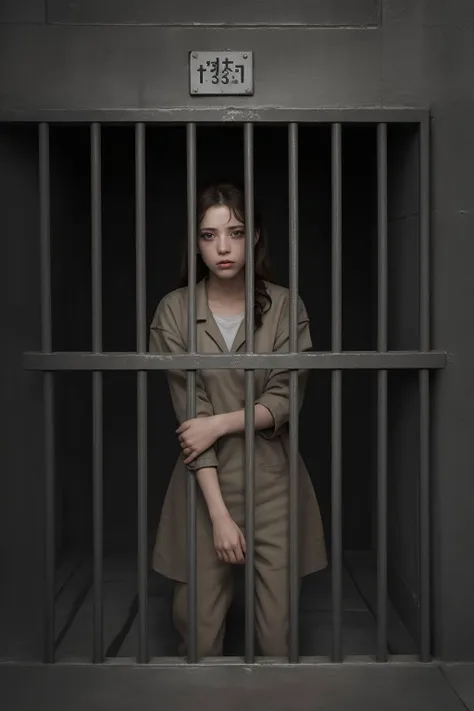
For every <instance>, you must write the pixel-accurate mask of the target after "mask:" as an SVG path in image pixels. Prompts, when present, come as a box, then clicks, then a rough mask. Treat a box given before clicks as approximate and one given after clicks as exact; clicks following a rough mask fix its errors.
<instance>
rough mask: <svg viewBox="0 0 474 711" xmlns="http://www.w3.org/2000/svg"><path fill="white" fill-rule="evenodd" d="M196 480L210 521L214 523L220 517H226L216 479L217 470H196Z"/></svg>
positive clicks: (206, 468) (204, 468)
mask: <svg viewBox="0 0 474 711" xmlns="http://www.w3.org/2000/svg"><path fill="white" fill-rule="evenodd" d="M196 479H197V481H198V484H199V486H200V487H201V491H202V494H203V496H204V499H205V501H206V504H207V509H208V511H209V516H210V518H211V521H215V520H216V519H217V518H221V517H222V516H228V515H229V512H228V510H227V506H226V505H225V503H224V499H223V498H222V493H221V488H220V486H219V479H218V478H217V469H216V468H215V467H203V468H202V469H198V470H197V472H196Z"/></svg>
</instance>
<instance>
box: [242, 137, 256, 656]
mask: <svg viewBox="0 0 474 711" xmlns="http://www.w3.org/2000/svg"><path fill="white" fill-rule="evenodd" d="M244 175H245V234H246V241H245V350H246V353H253V351H254V346H255V318H254V305H255V273H254V269H255V264H254V247H255V245H254V235H255V225H254V153H253V124H251V123H246V124H245V127H244ZM245 541H246V554H245V661H246V663H247V664H252V663H253V662H254V661H255V648H254V646H255V645H254V636H255V568H254V562H255V371H253V370H246V371H245Z"/></svg>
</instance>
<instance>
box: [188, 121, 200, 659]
mask: <svg viewBox="0 0 474 711" xmlns="http://www.w3.org/2000/svg"><path fill="white" fill-rule="evenodd" d="M186 138H187V140H186V144H187V191H188V351H189V353H190V354H195V353H196V350H197V330H196V243H197V230H196V124H195V123H188V125H187V128H186ZM186 398H187V402H186V411H187V416H188V419H191V418H193V417H195V416H196V370H189V371H188V372H187V374H186ZM186 523H187V525H186V531H187V550H188V599H187V603H188V662H190V663H191V664H192V663H195V662H197V655H198V652H197V545H196V535H197V526H196V478H195V475H194V474H193V473H192V472H191V471H188V479H187V521H186Z"/></svg>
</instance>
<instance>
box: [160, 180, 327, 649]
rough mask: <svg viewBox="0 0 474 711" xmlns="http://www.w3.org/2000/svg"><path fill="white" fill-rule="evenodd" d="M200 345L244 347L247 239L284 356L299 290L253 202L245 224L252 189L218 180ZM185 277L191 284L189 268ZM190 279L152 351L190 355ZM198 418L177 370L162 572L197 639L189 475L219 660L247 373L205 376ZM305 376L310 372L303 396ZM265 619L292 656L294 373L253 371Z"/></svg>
mask: <svg viewBox="0 0 474 711" xmlns="http://www.w3.org/2000/svg"><path fill="white" fill-rule="evenodd" d="M197 222H198V243H197V245H196V248H197V254H198V256H197V260H198V263H197V275H198V279H197V285H196V317H197V350H198V352H199V353H225V352H228V351H234V352H236V351H241V350H245V345H244V344H245V323H244V311H245V241H246V240H247V239H252V240H254V243H255V260H254V261H255V351H256V352H261V353H269V352H285V351H288V344H289V292H288V290H287V289H285V288H283V287H280V286H276V285H275V284H273V283H270V282H269V281H267V280H266V278H267V268H266V245H265V233H264V230H263V227H262V224H261V219H260V216H259V214H258V211H257V210H255V219H254V222H255V234H247V232H246V230H245V204H244V194H243V191H242V190H240V189H238V188H237V187H235V186H233V185H228V184H218V185H213V186H211V187H209V188H208V189H206V190H205V191H204V192H203V193H202V194H201V195H200V197H199V199H198V215H197ZM183 283H184V284H187V276H185V277H184V279H183ZM298 335H299V343H298V349H299V350H300V351H304V350H309V349H310V348H311V338H310V330H309V319H308V315H307V313H306V310H305V307H304V305H303V303H302V302H301V300H300V301H299V317H298ZM186 340H187V286H185V285H183V286H182V287H181V288H179V289H177V290H176V291H173V292H171V293H170V294H168V295H167V296H165V297H164V298H163V299H162V301H161V302H160V303H159V305H158V308H157V310H156V313H155V316H154V319H153V322H152V325H151V336H150V351H151V352H155V353H164V352H165V353H182V352H186V351H187V343H186ZM196 380H197V391H196V418H194V419H191V420H187V418H186V374H185V372H183V371H169V373H168V381H169V387H170V391H171V397H172V401H173V406H174V409H175V412H176V417H177V420H178V423H179V428H178V429H177V437H178V438H179V443H180V445H181V448H182V457H181V458H180V459H179V460H178V462H177V464H176V467H175V469H174V471H173V474H172V477H171V481H170V485H169V488H168V492H167V494H166V499H165V502H164V506H163V511H162V516H161V521H160V525H159V529H158V535H157V541H156V546H155V550H154V553H153V568H154V569H155V570H157V571H158V572H160V573H162V574H163V575H165V576H167V577H169V578H171V579H173V580H175V581H176V588H175V594H174V605H173V616H174V622H175V625H176V627H177V629H178V631H179V632H180V634H181V636H182V638H183V645H182V652H183V653H185V651H186V639H187V599H186V596H187V581H186V574H187V571H186V471H187V468H188V469H191V470H192V471H193V472H194V473H195V476H196V478H197V481H198V484H199V486H198V497H197V644H198V655H199V656H200V657H202V656H219V655H221V654H222V644H223V637H224V629H225V619H226V614H227V611H228V609H229V606H230V604H231V602H232V596H233V572H234V570H235V566H236V565H239V564H242V563H243V562H244V560H245V549H246V541H245V435H244V430H245V428H244V424H245V422H244V406H245V397H244V380H245V378H244V372H243V371H241V370H228V371H225V370H204V371H202V372H199V373H198V374H197V378H196ZM305 380H306V376H305V373H304V372H300V377H299V390H300V403H301V401H302V398H303V391H304V386H305ZM255 396H256V401H255V435H256V436H255V624H256V632H257V640H258V645H259V651H260V654H262V655H264V656H287V654H288V627H289V619H288V590H289V579H288V545H289V541H288V535H289V509H288V501H289V492H288V475H289V472H288V467H289V465H288V450H289V443H288V419H289V377H288V371H284V370H270V371H262V370H257V371H256V373H255ZM299 482H300V502H299V528H300V556H299V571H300V575H301V576H304V575H307V574H309V573H312V572H314V571H317V570H320V569H321V568H324V567H325V566H326V564H327V560H326V549H325V542H324V536H323V528H322V523H321V517H320V513H319V507H318V503H317V500H316V496H315V494H314V489H313V487H312V484H311V481H310V478H309V475H308V472H307V470H306V468H305V465H304V463H303V461H302V460H301V458H300V471H299Z"/></svg>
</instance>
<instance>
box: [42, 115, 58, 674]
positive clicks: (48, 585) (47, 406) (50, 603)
mask: <svg viewBox="0 0 474 711" xmlns="http://www.w3.org/2000/svg"><path fill="white" fill-rule="evenodd" d="M38 138H39V178H40V182H39V192H40V244H41V246H40V249H41V349H42V351H43V353H48V352H50V351H51V348H52V338H53V336H52V312H51V190H50V152H49V126H48V125H47V124H45V123H42V124H41V125H40V126H39V135H38ZM43 407H44V423H43V427H44V457H45V461H44V464H45V490H44V494H45V498H44V531H45V537H44V557H45V558H44V593H43V594H44V652H43V658H44V661H45V663H53V662H54V661H55V654H54V634H55V630H54V628H55V607H54V581H55V566H56V560H55V533H56V531H55V526H56V521H55V457H54V381H53V373H52V372H48V369H46V371H45V373H44V378H43Z"/></svg>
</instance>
